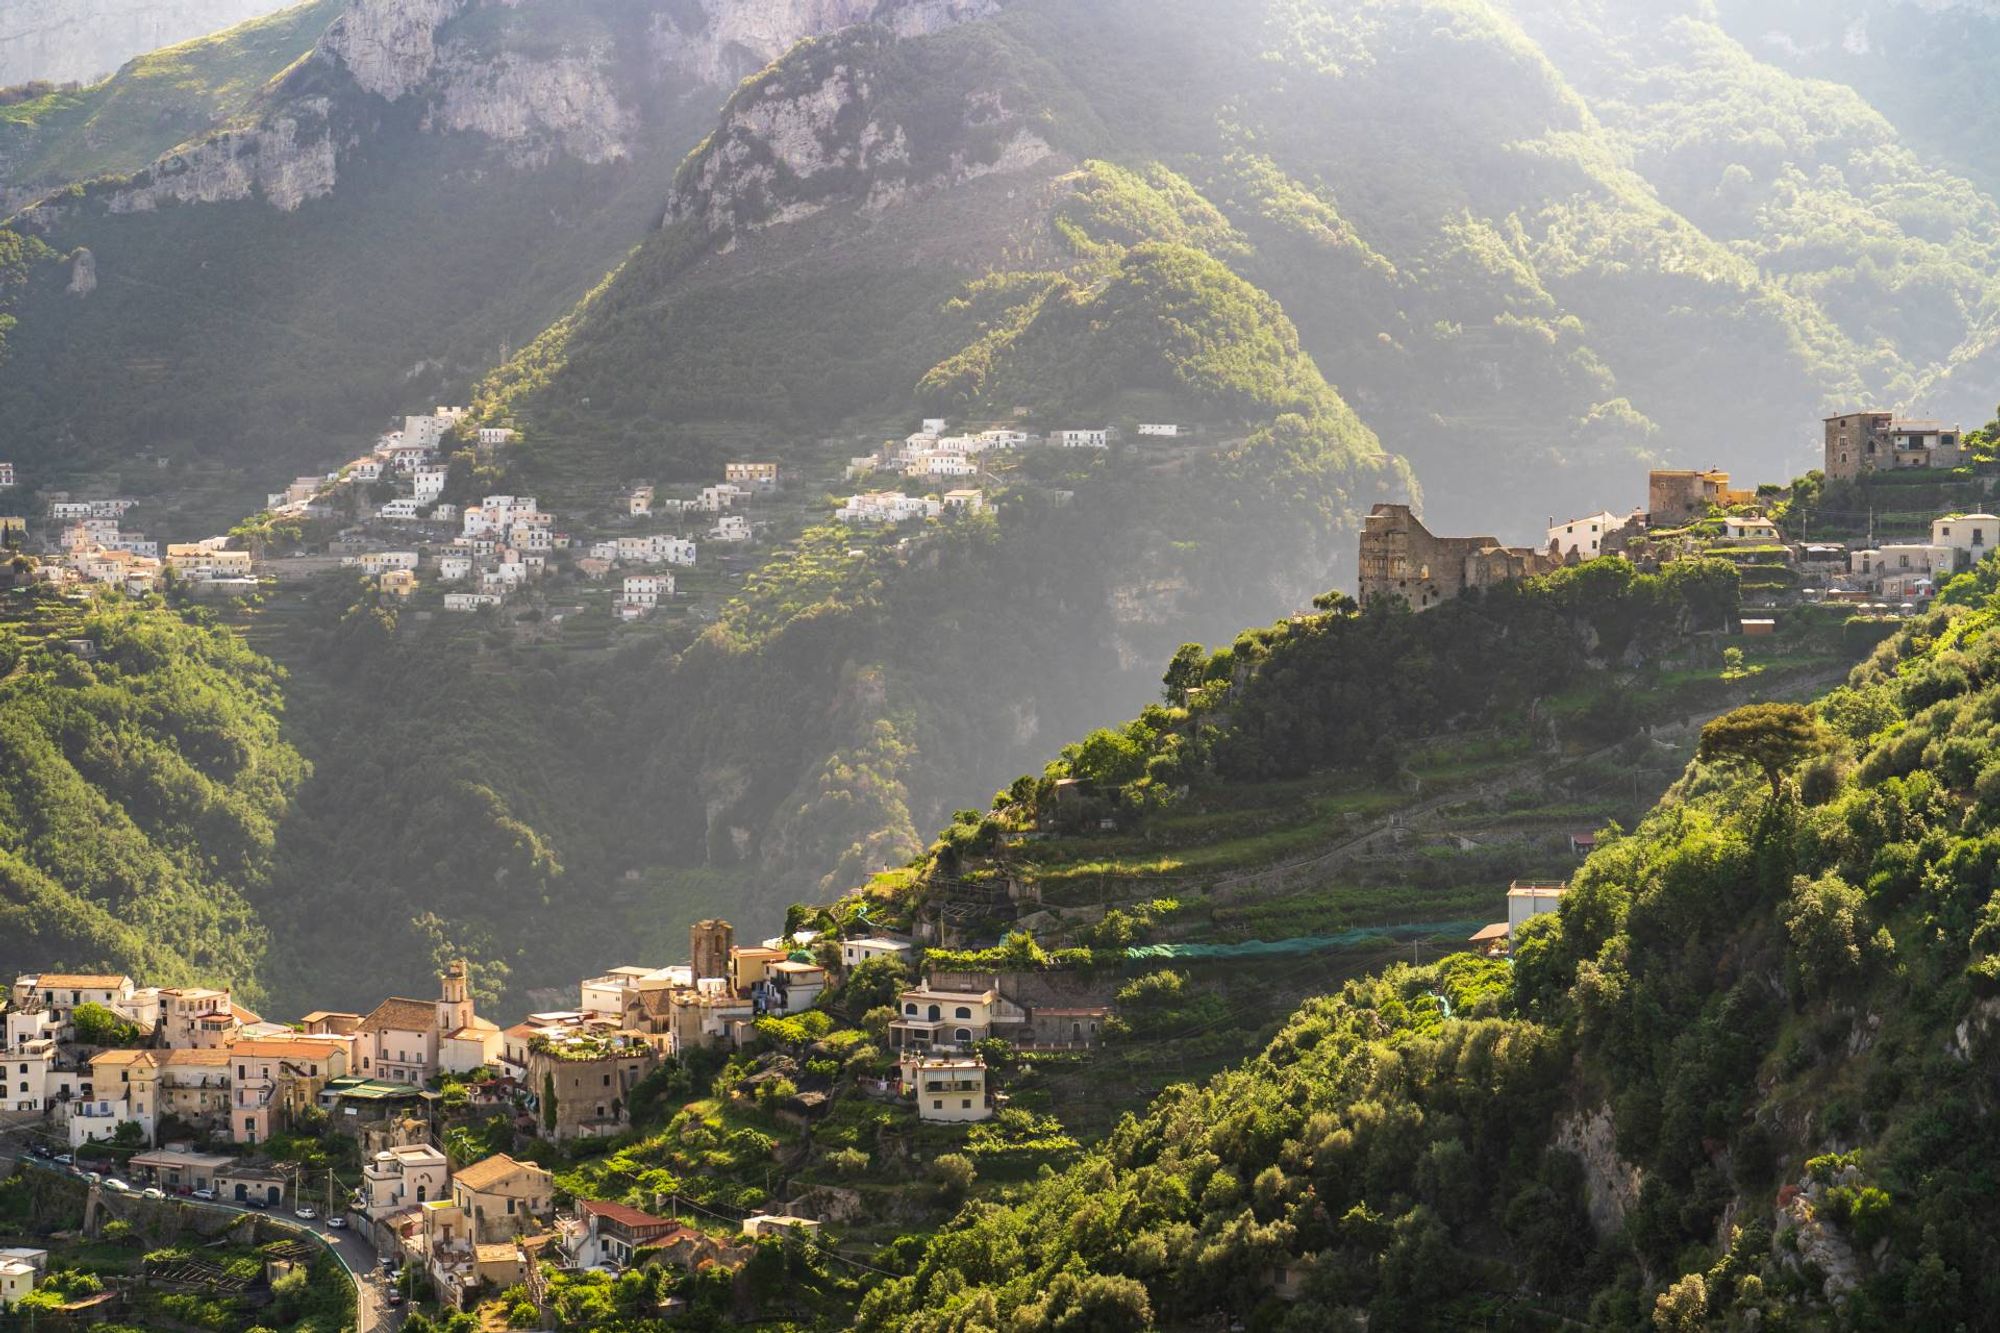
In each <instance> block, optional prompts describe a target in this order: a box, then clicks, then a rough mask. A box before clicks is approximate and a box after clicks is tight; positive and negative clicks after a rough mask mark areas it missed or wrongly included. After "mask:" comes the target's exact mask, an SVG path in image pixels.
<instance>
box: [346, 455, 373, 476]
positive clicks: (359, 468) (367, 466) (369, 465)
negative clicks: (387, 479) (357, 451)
mask: <svg viewBox="0 0 2000 1333" xmlns="http://www.w3.org/2000/svg"><path fill="white" fill-rule="evenodd" d="M347 476H348V478H349V480H352V481H380V480H382V460H381V459H379V458H357V459H355V460H354V461H353V462H352V463H349V464H348V465H347Z"/></svg>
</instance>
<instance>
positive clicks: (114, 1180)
mask: <svg viewBox="0 0 2000 1333" xmlns="http://www.w3.org/2000/svg"><path fill="white" fill-rule="evenodd" d="M104 1188H106V1189H108V1190H110V1191H111V1192H112V1193H113V1194H130V1193H131V1192H132V1187H131V1186H130V1185H127V1184H126V1183H125V1182H124V1181H122V1180H120V1179H119V1178H118V1177H116V1176H113V1177H111V1179H109V1180H107V1181H105V1182H104Z"/></svg>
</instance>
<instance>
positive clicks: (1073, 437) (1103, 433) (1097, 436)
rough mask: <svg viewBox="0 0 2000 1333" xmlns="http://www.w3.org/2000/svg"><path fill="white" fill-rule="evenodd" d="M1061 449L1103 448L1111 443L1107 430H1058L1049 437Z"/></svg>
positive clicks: (1109, 433)
mask: <svg viewBox="0 0 2000 1333" xmlns="http://www.w3.org/2000/svg"><path fill="white" fill-rule="evenodd" d="M1049 438H1050V439H1051V440H1052V441H1053V442H1054V443H1055V444H1056V445H1057V446H1058V447H1060V448H1063V449H1104V448H1108V447H1109V446H1110V443H1111V432H1110V431H1109V430H1059V431H1057V432H1056V433H1055V434H1054V435H1052V436H1050V437H1049Z"/></svg>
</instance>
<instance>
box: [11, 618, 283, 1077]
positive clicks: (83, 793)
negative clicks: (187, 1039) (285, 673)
mask: <svg viewBox="0 0 2000 1333" xmlns="http://www.w3.org/2000/svg"><path fill="white" fill-rule="evenodd" d="M27 623H28V624H30V625H32V624H33V623H34V622H33V620H32V619H31V620H29V621H28V622H27ZM76 635H77V636H78V637H88V638H90V639H93V640H94V641H95V642H96V643H97V645H98V649H99V656H98V657H97V659H96V660H95V661H91V662H86V661H84V660H82V659H79V658H77V657H74V656H72V655H70V654H68V653H66V652H63V651H61V649H60V647H59V646H51V645H44V646H42V647H40V648H37V649H35V650H33V651H31V652H30V653H29V654H28V656H27V657H26V658H25V659H24V663H23V668H19V669H16V670H15V671H14V672H13V673H12V674H11V675H10V676H9V677H8V678H7V679H6V680H5V681H4V682H0V752H4V753H5V755H6V757H7V762H6V763H5V765H4V766H0V886H4V890H5V891H4V893H0V966H11V967H13V968H14V969H15V970H16V971H23V970H34V969H43V968H47V967H50V966H51V965H53V964H56V963H58V962H64V963H71V964H75V965H77V966H78V967H85V966H88V967H96V968H110V969H112V970H117V971H124V972H129V973H131V974H133V975H135V976H142V977H145V978H146V979H147V980H148V981H149V982H154V983H158V984H175V983H180V984H188V983H194V982H203V981H207V982H229V983H231V984H233V985H234V986H235V987H236V989H237V992H238V993H239V994H240V995H242V996H244V997H246V998H248V999H250V1000H252V1001H253V1002H254V1001H255V999H256V998H257V997H258V996H259V995H261V993H262V981H263V978H262V974H261V967H262V963H263V958H264V954H265V949H266V944H265V928H264V925H263V923H261V922H260V921H259V920H258V919H257V916H256V914H255V912H254V910H253V907H252V902H253V901H254V899H255V897H256V895H257V894H258V892H259V890H260V889H261V888H262V886H263V885H265V884H266V883H267V882H268V879H269V876H270V866H271V856H272V850H273V846H274V844H275V840H276V835H277V828H278V825H279V822H280V821H281V820H282V819H283V817H284V815H285V813H286V811H287V810H288V808H289V805H290V802H291V801H292V799H293V797H294V794H295V793H296V791H297V789H298V787H299V785H300V783H301V782H302V781H303V780H304V778H305V776H306V765H305V763H304V761H303V760H301V758H300V757H299V755H298V754H297V753H296V752H295V751H294V750H293V749H292V748H291V747H290V745H288V744H287V743H286V742H285V741H284V739H283V738H282V737H281V735H280V732H279V709H280V695H279V691H280V688H281V681H282V673H280V672H279V671H278V670H277V669H276V668H275V667H273V666H272V665H271V663H269V662H267V661H265V660H264V659H263V658H261V657H259V656H257V655H256V654H255V653H253V652H251V651H250V650H249V649H248V648H247V647H245V646H244V644H243V642H242V640H241V639H240V638H238V637H237V636H236V635H235V634H234V633H232V632H229V631H225V630H219V629H213V628H206V627H203V626H201V625H199V624H197V623H194V622H193V621H191V620H184V619H182V618H180V617H178V616H175V615H173V614H171V613H169V612H167V611H164V610H160V609H158V608H150V607H142V606H137V605H129V604H127V605H120V604H107V605H105V606H102V607H101V608H100V609H97V610H95V611H93V612H91V613H90V614H88V615H87V616H85V617H84V618H83V621H82V623H81V625H80V626H79V627H78V628H77V630H76ZM84 1021H85V1022H86V1023H92V1022H95V1021H96V1016H94V1015H93V1016H91V1017H88V1018H85V1019H84ZM93 1031H95V1032H97V1033H98V1035H102V1036H110V1037H113V1038H116V1039H118V1040H120V1041H122V1040H128V1039H129V1038H130V1036H131V1035H132V1034H130V1033H127V1032H125V1031H124V1030H123V1029H122V1028H119V1027H118V1025H116V1024H112V1025H109V1026H108V1027H107V1026H106V1025H104V1024H102V1023H101V1022H98V1023H97V1025H96V1027H94V1028H93ZM113 1044H115V1043H113Z"/></svg>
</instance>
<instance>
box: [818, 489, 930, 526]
mask: <svg viewBox="0 0 2000 1333" xmlns="http://www.w3.org/2000/svg"><path fill="white" fill-rule="evenodd" d="M938 508H939V509H940V510H942V509H943V508H944V505H943V503H942V502H939V504H938ZM930 512H931V508H930V503H929V502H928V501H926V500H925V499H923V498H922V497H921V496H915V495H904V494H903V493H902V492H900V491H870V492H869V493H867V494H865V495H850V496H848V497H847V503H846V504H844V505H842V506H841V508H840V510H839V511H838V512H837V513H836V514H835V515H834V517H836V518H838V519H839V520H840V521H841V522H843V523H903V522H907V521H908V520H910V519H913V518H925V517H927V516H929V514H930Z"/></svg>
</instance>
